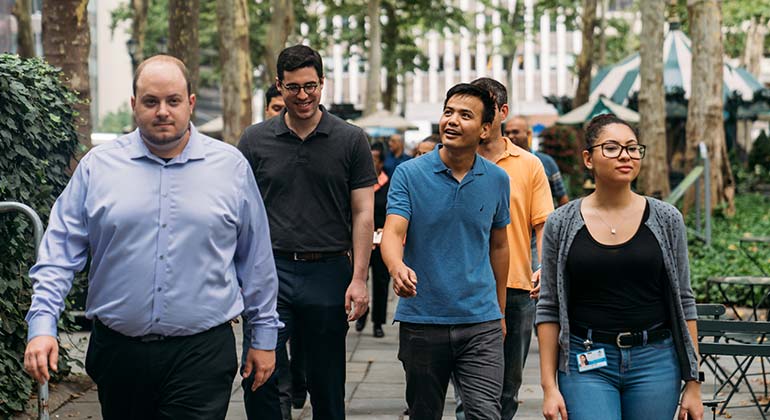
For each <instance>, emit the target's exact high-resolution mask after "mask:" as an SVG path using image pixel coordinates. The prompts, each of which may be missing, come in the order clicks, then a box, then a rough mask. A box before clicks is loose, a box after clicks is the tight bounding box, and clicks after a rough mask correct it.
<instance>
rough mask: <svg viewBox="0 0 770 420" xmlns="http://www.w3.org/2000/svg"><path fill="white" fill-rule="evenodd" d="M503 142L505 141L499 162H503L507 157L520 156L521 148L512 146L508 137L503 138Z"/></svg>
mask: <svg viewBox="0 0 770 420" xmlns="http://www.w3.org/2000/svg"><path fill="white" fill-rule="evenodd" d="M503 140H505V152H504V153H503V156H502V157H501V158H500V160H503V159H505V158H507V157H508V156H514V157H519V156H521V152H523V151H524V150H523V149H522V148H521V147H519V146H517V145H515V144H513V142H512V141H511V139H509V138H508V137H503Z"/></svg>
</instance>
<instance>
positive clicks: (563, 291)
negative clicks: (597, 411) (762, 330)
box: [535, 197, 698, 380]
mask: <svg viewBox="0 0 770 420" xmlns="http://www.w3.org/2000/svg"><path fill="white" fill-rule="evenodd" d="M647 202H648V204H649V206H650V215H649V218H648V219H647V222H646V223H645V224H646V225H647V227H648V228H649V229H650V231H652V233H653V235H654V236H655V239H656V240H657V242H658V244H659V245H660V249H661V251H662V252H663V263H664V265H665V267H666V274H667V275H668V279H669V286H670V287H669V289H668V290H666V296H665V303H666V305H667V309H668V313H669V314H670V316H671V326H672V335H673V338H674V344H675V347H676V350H677V355H678V359H679V366H680V370H681V372H682V379H683V380H693V379H697V378H698V361H697V360H698V359H697V355H696V354H695V347H694V346H693V342H692V338H691V337H690V334H689V331H688V329H687V322H686V321H687V320H692V319H696V318H697V311H696V309H695V298H694V297H693V293H692V288H691V287H690V263H689V261H688V257H687V231H686V229H685V225H684V220H683V219H682V214H681V213H679V210H677V208H676V207H674V206H672V205H670V204H668V203H665V202H663V201H660V200H656V199H654V198H650V197H647ZM580 203H581V199H577V200H573V201H571V202H569V203H567V204H566V205H564V206H562V207H560V208H558V209H557V210H556V211H554V212H553V213H551V215H550V217H548V220H547V221H546V223H545V233H544V235H543V258H542V264H543V266H542V273H541V278H540V280H541V282H542V289H541V291H540V300H539V301H538V303H537V316H536V321H535V323H536V324H542V323H545V322H556V323H558V324H559V327H560V331H559V350H560V351H559V370H561V371H562V372H565V373H567V374H568V373H569V369H568V368H567V366H568V365H567V362H568V360H569V318H568V313H569V312H568V311H567V290H568V289H567V283H568V282H569V276H568V275H567V270H566V267H567V255H568V254H569V249H570V246H571V245H572V241H573V240H574V239H575V235H576V234H577V232H578V231H579V230H580V228H582V227H583V226H584V225H585V222H584V221H583V217H582V216H581V214H580Z"/></svg>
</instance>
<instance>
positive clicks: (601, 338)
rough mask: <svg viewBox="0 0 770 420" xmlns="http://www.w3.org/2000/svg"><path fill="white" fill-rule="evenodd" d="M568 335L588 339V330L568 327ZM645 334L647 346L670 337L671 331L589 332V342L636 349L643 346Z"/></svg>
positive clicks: (664, 329) (659, 329) (573, 326)
mask: <svg viewBox="0 0 770 420" xmlns="http://www.w3.org/2000/svg"><path fill="white" fill-rule="evenodd" d="M569 329H570V334H573V335H576V336H578V337H580V338H585V339H587V338H588V329H587V328H584V327H581V326H579V325H571V324H570V326H569ZM645 332H646V333H647V344H649V343H655V342H658V341H663V340H665V339H667V338H669V337H671V330H669V329H668V328H658V329H654V330H646V331H635V332H631V331H628V332H620V333H614V332H606V331H597V330H591V341H593V342H595V343H603V344H614V345H616V346H618V348H621V349H627V348H631V347H638V346H641V345H644V344H645V342H644V334H645Z"/></svg>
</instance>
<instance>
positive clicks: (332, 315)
mask: <svg viewBox="0 0 770 420" xmlns="http://www.w3.org/2000/svg"><path fill="white" fill-rule="evenodd" d="M275 267H276V269H277V271H278V280H279V289H278V316H279V318H280V320H281V322H283V323H284V325H285V326H284V328H282V329H281V330H280V331H279V332H278V344H277V347H276V351H278V352H286V341H287V340H288V339H289V337H291V335H292V331H293V330H294V329H296V330H297V333H298V334H299V335H300V336H301V337H302V345H303V348H304V349H306V350H307V351H305V352H304V355H305V369H306V376H307V388H308V392H309V393H310V404H311V405H312V406H313V418H317V419H329V420H336V419H344V418H345V335H346V334H347V331H348V322H347V315H346V313H345V291H346V290H347V287H348V285H349V284H350V279H351V277H352V275H353V269H352V266H351V263H350V259H349V258H348V257H347V256H336V257H330V258H325V259H322V260H318V261H292V260H291V259H288V258H284V257H279V256H276V258H275ZM245 344H246V343H244V345H245ZM277 360H287V358H285V357H281V356H277ZM282 369H288V366H286V365H285V364H284V363H281V365H278V366H276V371H277V372H276V373H274V374H273V376H272V377H271V378H270V380H269V381H268V382H267V383H265V384H264V385H262V386H261V387H259V388H258V389H257V390H256V391H255V392H251V389H250V387H251V384H252V381H253V375H252V376H251V377H249V378H247V379H244V380H243V383H242V385H243V389H244V404H245V405H246V415H247V416H248V418H249V419H250V420H257V419H259V420H263V419H264V420H280V419H281V409H280V402H279V398H278V379H277V378H280V373H279V372H278V371H280V370H282Z"/></svg>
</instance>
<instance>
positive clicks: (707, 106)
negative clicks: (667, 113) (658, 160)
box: [685, 0, 735, 214]
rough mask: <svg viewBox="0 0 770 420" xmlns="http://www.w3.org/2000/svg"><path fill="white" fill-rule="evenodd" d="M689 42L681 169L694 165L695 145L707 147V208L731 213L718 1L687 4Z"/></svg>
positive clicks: (732, 188)
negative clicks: (689, 73)
mask: <svg viewBox="0 0 770 420" xmlns="http://www.w3.org/2000/svg"><path fill="white" fill-rule="evenodd" d="M687 12H688V14H689V16H690V36H691V38H692V47H691V48H692V88H691V90H690V102H689V106H688V108H687V126H686V132H687V148H686V150H685V162H686V163H685V167H686V169H687V171H690V170H691V169H692V168H693V167H694V166H695V163H696V159H697V154H698V143H700V142H704V143H706V146H707V147H708V153H709V159H710V161H711V168H710V169H711V204H712V206H717V205H719V204H723V203H724V204H726V205H727V212H728V214H732V213H734V212H735V203H734V198H735V181H734V179H733V174H732V170H731V169H730V161H729V160H728V158H727V145H726V143H725V129H724V120H723V116H722V109H723V106H724V104H723V100H722V94H723V92H722V84H723V80H722V78H723V76H722V65H723V63H722V54H723V50H722V34H721V30H720V28H721V27H722V11H721V4H720V1H719V0H688V1H687Z"/></svg>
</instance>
